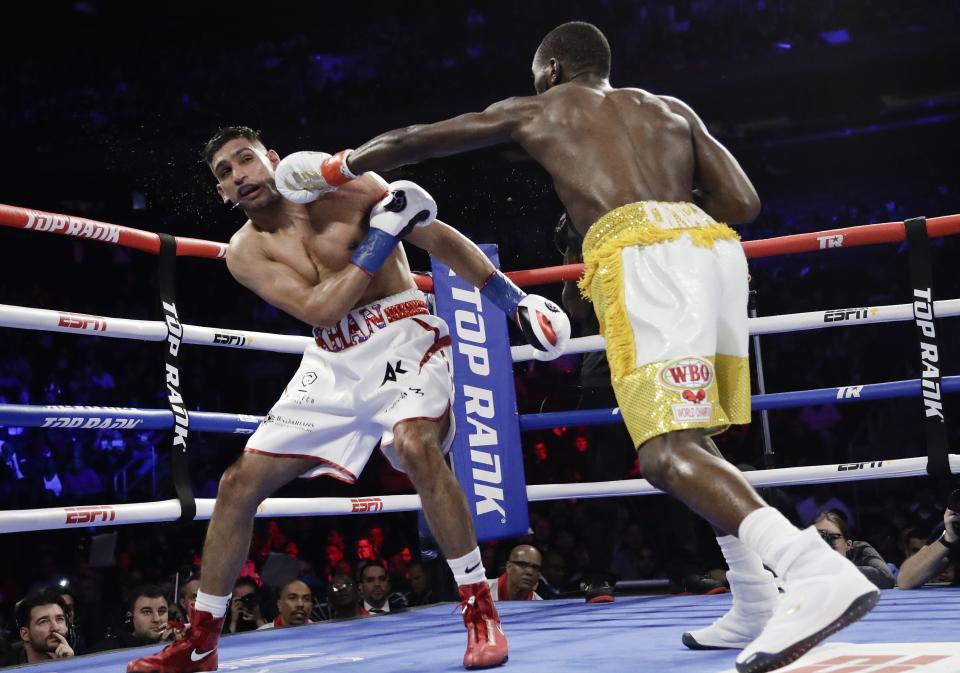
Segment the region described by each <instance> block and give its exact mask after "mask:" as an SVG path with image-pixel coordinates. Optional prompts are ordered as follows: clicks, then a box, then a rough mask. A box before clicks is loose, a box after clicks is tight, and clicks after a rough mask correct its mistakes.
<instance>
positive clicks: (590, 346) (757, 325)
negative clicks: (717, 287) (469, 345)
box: [510, 299, 960, 362]
mask: <svg viewBox="0 0 960 673" xmlns="http://www.w3.org/2000/svg"><path fill="white" fill-rule="evenodd" d="M933 313H934V315H935V316H936V317H937V318H948V317H952V316H958V315H960V299H943V300H941V301H935V302H933ZM904 320H913V304H891V305H888V306H862V307H858V308H846V309H844V308H840V309H833V310H829V311H808V312H805V313H787V314H785V315H770V316H763V317H760V318H748V319H747V325H748V327H749V330H750V334H751V335H762V334H777V333H780V332H799V331H802V330H811V329H823V328H824V327H844V326H846V325H866V324H872V323H882V322H901V321H904ZM605 344H606V342H605V341H604V339H603V337H602V336H600V335H598V334H595V335H593V336H586V337H577V338H575V339H570V341H568V342H567V346H566V348H564V349H563V354H564V355H570V354H573V353H592V352H594V351H602V350H603V349H604V347H605ZM510 352H511V353H512V355H513V361H514V362H527V361H528V360H537V359H539V358H537V357H536V356H535V354H536V352H537V351H536V350H535V349H534V347H533V346H527V345H524V346H513V347H512V348H511V349H510Z"/></svg>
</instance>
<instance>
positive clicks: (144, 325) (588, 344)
mask: <svg viewBox="0 0 960 673" xmlns="http://www.w3.org/2000/svg"><path fill="white" fill-rule="evenodd" d="M933 308H934V315H935V316H936V317H938V318H946V317H952V316H958V315H960V299H943V300H940V301H935V302H933ZM913 317H914V316H913V304H891V305H887V306H864V307H858V308H844V309H831V310H826V311H808V312H805V313H787V314H784V315H773V316H764V317H761V318H749V319H748V325H749V330H750V334H751V335H763V334H776V333H782V332H797V331H802V330H812V329H823V328H825V327H841V326H847V325H866V324H873V323H885V322H902V321H906V320H912V319H913ZM0 327H13V328H18V329H30V330H41V331H46V332H68V333H71V334H87V335H92V336H103V337H110V338H114V339H139V340H141V341H163V340H165V339H166V338H167V328H166V325H165V324H164V323H163V322H160V321H153V320H131V319H127V318H109V317H103V316H96V315H88V314H85V313H69V312H66V311H52V310H48V309H40V308H28V307H24V306H12V305H9V304H0ZM182 327H183V337H182V340H183V342H184V343H188V344H197V345H202V346H224V347H227V348H242V349H247V350H259V351H271V352H275V353H290V354H295V355H301V354H303V349H304V348H305V347H306V346H307V345H308V344H311V343H313V339H312V338H311V337H307V336H295V335H290V334H270V333H269V332H248V331H243V330H232V329H224V328H220V327H200V326H198V325H187V324H182ZM604 347H605V342H604V339H603V337H602V336H600V335H594V336H587V337H579V338H576V339H570V341H569V342H568V344H567V347H566V348H565V349H564V354H565V355H570V354H574V353H591V352H594V351H601V350H603V349H604ZM510 351H511V354H512V356H513V361H514V362H526V361H528V360H534V359H537V358H536V357H535V353H536V352H537V351H536V350H535V349H534V348H533V346H528V345H523V346H513V347H512V348H511V349H510Z"/></svg>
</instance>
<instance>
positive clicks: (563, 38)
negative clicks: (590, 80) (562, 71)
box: [534, 21, 610, 78]
mask: <svg viewBox="0 0 960 673" xmlns="http://www.w3.org/2000/svg"><path fill="white" fill-rule="evenodd" d="M551 58H554V59H556V60H557V61H559V62H560V63H562V64H563V66H564V67H565V68H566V69H567V70H568V71H572V72H571V73H570V74H571V75H572V74H579V73H583V72H591V73H593V74H595V75H600V76H601V77H604V78H606V77H609V76H610V44H609V43H608V42H607V38H606V37H604V35H603V33H601V32H600V29H599V28H597V27H596V26H594V25H593V24H592V23H585V22H583V21H571V22H569V23H565V24H563V25H560V26H557V27H556V28H554V29H553V30H551V31H550V32H549V33H547V36H546V37H545V38H543V41H542V42H541V43H540V47H539V48H538V49H537V54H536V56H534V63H535V64H539V65H543V64H545V63H547V62H548V61H549V60H550V59H551Z"/></svg>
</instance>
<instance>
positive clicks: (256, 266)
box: [227, 241, 371, 327]
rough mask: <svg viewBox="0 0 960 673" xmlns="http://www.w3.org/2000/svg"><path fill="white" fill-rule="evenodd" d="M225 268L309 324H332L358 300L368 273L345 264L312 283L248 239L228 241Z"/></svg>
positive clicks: (243, 283)
mask: <svg viewBox="0 0 960 673" xmlns="http://www.w3.org/2000/svg"><path fill="white" fill-rule="evenodd" d="M227 268H228V269H229V270H230V273H231V275H233V277H234V278H235V279H236V280H237V282H239V283H240V284H241V285H243V286H244V287H246V288H247V289H249V290H251V291H252V292H254V293H255V294H257V295H258V296H259V297H260V298H261V299H263V300H264V301H266V302H268V303H270V304H273V305H274V306H276V307H277V308H278V309H280V310H281V311H284V312H286V313H289V314H290V315H292V316H293V317H295V318H297V319H298V320H302V321H303V322H305V323H307V324H308V325H315V326H319V327H326V326H329V325H333V324H334V323H336V322H337V321H338V320H340V319H341V318H342V317H343V316H345V315H346V314H347V312H348V311H349V310H350V309H352V308H353V307H354V306H356V305H357V303H358V302H359V301H360V297H361V295H362V294H363V292H364V291H365V290H366V289H367V286H368V285H369V284H370V280H371V276H370V275H369V274H367V273H366V272H365V271H364V270H363V269H361V268H360V267H358V266H356V265H354V264H348V265H347V266H346V267H345V268H344V269H342V270H341V271H338V272H336V273H334V274H332V275H330V276H329V277H327V278H324V279H323V280H321V281H320V282H319V283H311V282H310V281H308V280H307V279H306V278H304V277H303V276H301V275H300V274H299V273H297V272H296V271H295V270H293V269H292V268H291V267H289V266H287V265H286V264H282V263H280V262H277V261H274V260H272V259H270V258H269V257H267V255H266V254H264V253H263V251H262V250H260V249H259V248H258V247H257V246H256V245H255V244H252V243H250V242H249V241H242V242H238V243H236V244H235V243H234V241H231V243H230V247H229V249H228V251H227Z"/></svg>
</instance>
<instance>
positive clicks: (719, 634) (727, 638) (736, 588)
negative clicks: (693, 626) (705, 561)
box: [683, 567, 780, 650]
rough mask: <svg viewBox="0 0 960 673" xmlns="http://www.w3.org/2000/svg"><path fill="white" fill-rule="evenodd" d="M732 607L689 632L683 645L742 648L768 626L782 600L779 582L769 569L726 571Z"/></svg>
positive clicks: (710, 647)
mask: <svg viewBox="0 0 960 673" xmlns="http://www.w3.org/2000/svg"><path fill="white" fill-rule="evenodd" d="M727 581H728V582H729V583H730V593H731V594H732V595H733V607H731V608H730V610H729V611H728V612H727V613H726V614H725V615H723V616H722V617H721V618H720V619H718V620H717V621H715V622H714V623H713V624H711V625H710V626H708V627H706V628H703V629H697V630H695V631H687V632H686V633H684V634H683V644H684V645H686V646H687V647H689V648H690V649H691V650H724V649H737V650H742V649H743V648H744V647H746V646H747V645H749V644H750V643H751V642H752V641H753V640H754V639H755V638H756V637H757V636H759V635H760V632H761V631H763V627H764V626H766V625H767V622H768V621H769V620H770V617H771V616H772V615H773V612H774V610H775V609H776V608H777V605H779V603H780V592H779V591H778V590H777V584H776V581H775V580H774V578H773V575H771V574H770V573H769V572H768V571H767V570H765V569H763V568H762V567H761V569H760V571H759V572H753V573H743V572H737V571H735V570H730V571H728V572H727Z"/></svg>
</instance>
